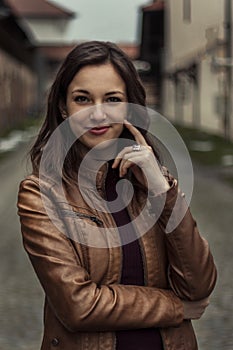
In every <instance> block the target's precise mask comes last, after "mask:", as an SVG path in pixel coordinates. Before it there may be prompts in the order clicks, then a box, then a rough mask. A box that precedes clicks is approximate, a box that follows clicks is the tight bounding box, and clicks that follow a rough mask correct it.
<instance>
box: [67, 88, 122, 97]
mask: <svg viewBox="0 0 233 350" xmlns="http://www.w3.org/2000/svg"><path fill="white" fill-rule="evenodd" d="M76 92H81V93H83V94H86V95H90V92H89V91H87V90H83V89H75V90H73V91H72V94H74V93H76ZM116 94H121V95H125V93H124V92H122V91H119V90H116V91H109V92H107V93H106V94H105V96H109V95H116Z"/></svg>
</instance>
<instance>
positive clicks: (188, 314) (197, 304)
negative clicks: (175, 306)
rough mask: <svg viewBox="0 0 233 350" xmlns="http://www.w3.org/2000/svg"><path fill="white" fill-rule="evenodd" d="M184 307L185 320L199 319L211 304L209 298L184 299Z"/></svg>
mask: <svg viewBox="0 0 233 350" xmlns="http://www.w3.org/2000/svg"><path fill="white" fill-rule="evenodd" d="M182 302H183V307H184V319H185V320H197V319H199V318H201V316H202V315H203V314H204V312H205V309H206V308H207V306H208V305H209V303H210V302H209V298H205V299H202V300H199V301H182Z"/></svg>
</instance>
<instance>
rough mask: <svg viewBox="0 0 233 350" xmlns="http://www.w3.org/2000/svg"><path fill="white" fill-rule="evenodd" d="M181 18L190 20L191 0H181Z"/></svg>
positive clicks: (186, 20)
mask: <svg viewBox="0 0 233 350" xmlns="http://www.w3.org/2000/svg"><path fill="white" fill-rule="evenodd" d="M183 20H184V21H185V22H191V0H183Z"/></svg>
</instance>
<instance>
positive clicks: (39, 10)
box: [5, 0, 74, 18]
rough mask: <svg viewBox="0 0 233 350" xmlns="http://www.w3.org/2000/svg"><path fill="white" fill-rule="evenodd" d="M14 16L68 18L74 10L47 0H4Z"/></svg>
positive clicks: (72, 14)
mask: <svg viewBox="0 0 233 350" xmlns="http://www.w3.org/2000/svg"><path fill="white" fill-rule="evenodd" d="M5 2H6V3H7V4H8V6H9V7H10V8H11V9H12V11H13V13H14V14H15V15H16V16H20V17H25V18H41V17H43V18H70V17H73V16H74V12H72V11H70V10H68V9H65V8H64V7H61V6H60V5H55V4H53V3H52V2H49V1H48V0H47V1H46V0H5Z"/></svg>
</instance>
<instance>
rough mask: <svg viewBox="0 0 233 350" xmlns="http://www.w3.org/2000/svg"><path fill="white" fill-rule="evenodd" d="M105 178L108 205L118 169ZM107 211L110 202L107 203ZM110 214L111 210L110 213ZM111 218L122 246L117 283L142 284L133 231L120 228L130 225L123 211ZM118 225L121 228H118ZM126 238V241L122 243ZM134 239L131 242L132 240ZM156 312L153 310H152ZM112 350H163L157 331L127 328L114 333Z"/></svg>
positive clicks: (139, 258)
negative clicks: (120, 265)
mask: <svg viewBox="0 0 233 350" xmlns="http://www.w3.org/2000/svg"><path fill="white" fill-rule="evenodd" d="M111 165H112V163H110V166H109V171H108V174H107V177H106V183H105V189H106V197H107V200H108V202H111V201H113V200H115V199H116V197H117V193H116V190H115V187H116V183H117V181H118V180H119V177H118V169H117V170H115V169H112V168H111ZM109 209H110V211H111V203H109ZM111 212H112V211H111ZM112 216H113V218H114V220H115V222H116V225H117V227H118V230H119V234H120V237H121V241H122V243H124V242H130V243H128V244H122V255H123V263H122V275H121V284H131V285H139V286H143V285H144V271H143V262H142V255H141V250H140V245H139V241H138V240H137V239H134V238H135V237H136V236H135V231H134V229H133V226H132V225H128V226H127V227H128V228H127V232H126V231H125V230H124V227H123V226H124V225H126V224H128V223H129V222H130V217H129V215H128V212H127V210H126V208H124V209H122V210H121V211H118V212H115V213H114V212H112ZM121 226H122V227H121ZM125 237H127V238H126V239H127V241H125ZM133 239H134V240H133ZM155 312H156V310H155ZM116 349H117V350H142V349H143V350H163V345H162V339H161V335H160V332H159V330H158V329H157V328H143V325H142V328H141V329H133V330H132V329H129V330H122V331H117V332H116Z"/></svg>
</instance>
